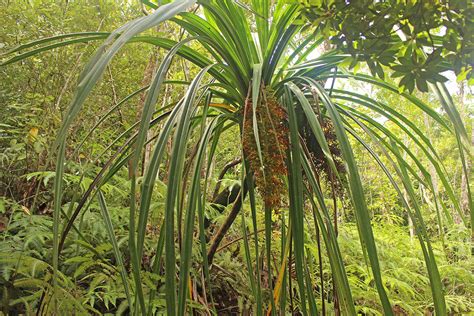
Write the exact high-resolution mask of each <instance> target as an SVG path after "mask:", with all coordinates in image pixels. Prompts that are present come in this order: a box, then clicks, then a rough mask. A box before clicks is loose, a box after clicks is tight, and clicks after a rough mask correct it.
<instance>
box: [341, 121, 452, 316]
mask: <svg viewBox="0 0 474 316" xmlns="http://www.w3.org/2000/svg"><path fill="white" fill-rule="evenodd" d="M347 114H348V113H347ZM348 115H349V116H350V118H351V119H352V120H354V121H355V122H356V123H357V124H358V125H359V126H360V127H362V128H363V130H364V131H365V132H366V133H367V134H368V135H369V136H370V137H371V138H372V139H373V140H374V141H375V143H376V144H377V145H379V148H380V149H381V150H382V152H383V153H384V155H385V156H386V157H387V159H388V161H390V162H391V164H392V167H393V169H394V170H395V171H396V174H397V175H398V176H399V177H400V179H401V180H402V182H403V184H404V186H405V188H406V191H407V193H408V195H409V197H410V199H411V201H412V205H413V209H414V212H413V211H412V208H411V207H410V205H409V203H408V201H407V200H406V199H405V197H404V195H403V193H402V191H401V189H400V188H399V186H398V184H397V182H396V181H395V180H394V178H393V177H392V174H391V172H390V171H389V170H388V169H387V167H386V166H385V164H384V163H383V162H382V161H381V159H380V158H379V157H378V155H377V154H376V153H375V152H374V151H373V150H372V149H371V148H370V147H369V146H368V144H367V143H365V142H364V141H363V140H362V138H361V137H360V136H359V135H358V134H357V133H356V132H355V131H354V130H352V129H351V128H350V127H347V128H346V130H347V131H348V132H349V133H350V134H351V135H352V136H353V137H354V138H355V139H357V140H358V141H359V142H360V143H361V144H362V145H363V146H364V147H365V148H366V149H367V150H368V152H369V153H370V155H371V156H372V157H374V159H375V161H376V162H377V163H378V165H379V166H380V167H381V168H382V170H383V171H384V173H385V175H386V176H387V178H388V179H389V181H390V183H391V184H392V186H393V187H394V188H395V190H396V191H397V193H398V197H399V199H400V201H401V202H402V204H403V206H404V207H405V209H406V210H407V212H408V215H409V216H410V217H411V218H412V220H413V224H414V226H415V229H416V232H417V237H418V239H419V242H420V246H421V248H422V251H423V256H424V258H425V263H426V267H427V270H428V275H429V278H430V285H431V290H432V295H433V300H434V305H435V309H436V313H437V314H438V315H444V314H445V313H446V303H445V300H444V294H443V286H442V284H441V278H440V275H439V271H438V267H437V264H436V259H435V255H434V252H433V249H432V246H431V242H430V239H429V235H428V231H427V228H426V225H425V223H424V220H423V216H422V215H421V212H420V208H419V206H418V203H417V198H416V195H415V192H414V190H413V187H412V184H411V181H410V179H409V177H408V173H407V172H406V168H405V164H404V163H402V162H403V157H402V156H401V155H400V152H399V150H398V148H397V147H396V146H397V145H396V144H395V142H392V144H391V145H390V146H388V147H389V149H390V150H391V151H392V153H394V155H395V156H396V159H397V161H398V165H397V164H395V162H394V161H393V160H392V158H391V157H390V155H389V154H388V153H387V151H386V150H385V148H384V146H382V145H381V144H380V142H378V141H377V138H378V137H377V135H376V134H375V133H374V132H373V131H372V130H371V129H370V128H368V127H367V126H366V125H364V124H362V123H361V122H360V121H359V120H358V119H357V118H355V117H354V116H352V115H350V114H348ZM398 166H400V168H399V167H398Z"/></svg>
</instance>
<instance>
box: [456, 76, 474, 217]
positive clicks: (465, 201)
mask: <svg viewBox="0 0 474 316" xmlns="http://www.w3.org/2000/svg"><path fill="white" fill-rule="evenodd" d="M459 103H460V104H459V105H460V112H461V114H465V113H463V112H465V111H466V108H465V105H464V83H463V82H461V83H460V84H459ZM463 116H466V115H463ZM473 125H474V123H473ZM471 145H472V146H474V126H472V128H471ZM471 167H472V161H470V159H469V155H466V169H467V174H468V175H470V174H471ZM461 174H462V176H461V209H462V210H463V212H464V213H465V214H468V213H469V211H470V210H469V196H468V194H469V192H468V190H467V179H466V174H465V173H464V172H461Z"/></svg>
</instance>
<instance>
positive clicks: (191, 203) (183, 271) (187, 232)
mask: <svg viewBox="0 0 474 316" xmlns="http://www.w3.org/2000/svg"><path fill="white" fill-rule="evenodd" d="M204 121H205V116H204V117H203V122H202V124H203V126H204V125H205V122H204ZM216 122H217V121H216V120H215V119H214V120H213V121H212V122H211V123H210V124H209V126H208V127H207V128H206V130H205V132H204V134H203V135H202V136H201V141H200V143H199V147H198V154H197V157H196V158H197V159H196V162H195V168H194V175H193V177H192V184H191V190H190V193H189V198H188V206H187V209H186V216H185V228H184V234H183V246H182V250H181V256H180V258H181V261H180V270H179V291H178V315H184V313H185V311H186V297H187V293H188V292H187V291H186V287H187V286H188V279H189V269H190V267H191V259H192V248H193V235H194V220H195V214H196V208H197V206H198V205H199V204H201V199H202V196H201V193H200V191H201V190H200V186H201V171H202V167H203V165H204V163H205V157H206V148H207V144H208V143H209V139H210V138H211V135H212V132H213V129H214V127H215V124H216Z"/></svg>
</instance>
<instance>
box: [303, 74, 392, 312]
mask: <svg viewBox="0 0 474 316" xmlns="http://www.w3.org/2000/svg"><path fill="white" fill-rule="evenodd" d="M312 86H313V87H314V88H316V90H317V91H318V94H319V96H320V97H321V101H322V102H323V103H324V105H325V106H326V109H327V111H328V114H329V116H330V118H331V120H332V122H333V124H334V129H335V132H336V136H337V139H338V141H339V145H340V148H341V152H342V155H343V157H344V161H345V162H346V166H347V171H348V178H349V188H350V191H351V200H352V203H353V205H354V208H355V214H356V219H357V225H358V226H359V233H360V239H361V243H362V245H363V247H364V248H366V249H367V255H368V257H369V261H370V266H371V268H372V272H373V276H374V281H375V285H376V287H377V291H378V293H379V298H380V301H381V302H382V307H383V310H384V313H385V315H393V311H392V307H391V305H390V302H389V300H388V297H387V293H386V292H385V288H384V285H383V281H382V276H381V273H380V265H379V260H378V256H377V248H376V246H375V240H374V235H373V232H372V225H371V223H370V215H369V212H368V209H367V205H366V201H365V196H364V190H363V187H362V182H361V180H360V175H359V171H358V168H357V164H356V162H355V159H354V153H353V152H352V147H351V145H350V144H349V140H348V138H347V135H346V133H345V130H344V126H343V125H342V122H341V118H340V115H339V113H338V112H337V109H336V107H335V106H334V104H333V103H332V101H331V99H330V98H329V96H328V95H327V94H326V91H325V90H324V88H323V87H321V86H320V85H319V84H318V83H317V82H316V81H313V85H312Z"/></svg>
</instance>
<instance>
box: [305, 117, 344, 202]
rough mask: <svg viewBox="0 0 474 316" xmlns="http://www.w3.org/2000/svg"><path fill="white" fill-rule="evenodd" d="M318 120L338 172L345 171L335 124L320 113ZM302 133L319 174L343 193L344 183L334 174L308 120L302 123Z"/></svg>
mask: <svg viewBox="0 0 474 316" xmlns="http://www.w3.org/2000/svg"><path fill="white" fill-rule="evenodd" d="M318 120H319V123H320V125H321V129H322V130H323V133H324V137H325V138H326V142H327V144H328V147H329V152H330V153H331V156H332V158H333V160H334V164H335V165H336V169H337V172H338V173H339V174H341V173H344V172H345V167H344V161H343V159H342V154H341V150H340V148H339V142H338V141H337V136H336V132H335V130H334V125H333V123H332V121H331V119H329V118H328V117H325V116H323V115H321V114H318ZM301 135H302V138H303V139H304V141H305V144H306V147H307V148H308V151H309V155H310V158H311V160H312V162H313V165H314V167H315V168H316V170H317V171H318V174H320V175H321V174H322V175H323V176H324V177H325V179H326V181H327V182H328V183H329V184H330V185H331V186H333V188H334V189H335V190H336V193H338V194H339V195H341V194H342V193H343V192H342V185H341V183H339V182H338V181H337V180H336V179H337V177H336V175H334V172H333V170H332V168H331V166H330V164H329V163H328V161H327V158H326V156H325V155H324V153H323V150H322V148H321V146H320V144H319V143H318V141H317V140H316V137H315V136H314V134H313V132H312V131H311V128H310V126H309V123H308V122H307V121H305V122H304V123H303V124H302V131H301Z"/></svg>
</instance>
